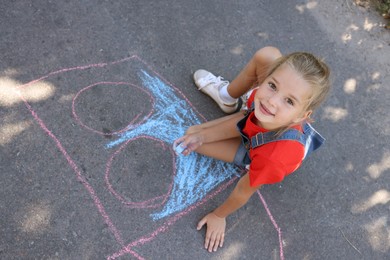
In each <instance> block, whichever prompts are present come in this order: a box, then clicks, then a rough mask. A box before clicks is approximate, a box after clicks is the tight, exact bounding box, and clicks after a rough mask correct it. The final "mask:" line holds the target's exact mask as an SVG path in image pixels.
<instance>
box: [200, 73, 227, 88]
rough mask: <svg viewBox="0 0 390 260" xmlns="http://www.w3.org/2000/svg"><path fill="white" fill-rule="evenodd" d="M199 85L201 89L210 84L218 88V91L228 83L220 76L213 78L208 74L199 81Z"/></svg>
mask: <svg viewBox="0 0 390 260" xmlns="http://www.w3.org/2000/svg"><path fill="white" fill-rule="evenodd" d="M199 84H200V85H203V87H202V88H204V87H207V86H208V85H210V84H215V85H217V86H218V89H220V88H221V87H223V86H225V85H227V84H229V81H227V80H224V78H223V77H221V76H218V77H215V76H213V75H211V74H209V75H207V76H206V77H204V78H202V79H199ZM202 88H200V89H202Z"/></svg>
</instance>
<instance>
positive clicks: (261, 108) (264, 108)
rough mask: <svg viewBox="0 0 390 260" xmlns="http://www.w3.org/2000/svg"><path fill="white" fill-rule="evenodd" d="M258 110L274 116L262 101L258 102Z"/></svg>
mask: <svg viewBox="0 0 390 260" xmlns="http://www.w3.org/2000/svg"><path fill="white" fill-rule="evenodd" d="M260 111H261V112H262V113H263V114H265V115H269V116H275V115H274V114H272V113H271V111H269V110H268V109H267V108H266V107H265V106H264V105H263V104H262V103H260Z"/></svg>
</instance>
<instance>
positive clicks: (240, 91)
mask: <svg viewBox="0 0 390 260" xmlns="http://www.w3.org/2000/svg"><path fill="white" fill-rule="evenodd" d="M281 56H282V54H281V53H280V51H279V50H278V49H277V48H275V47H264V48H262V49H260V50H258V51H257V52H256V53H255V54H254V55H253V56H252V58H251V60H250V61H249V62H248V64H247V65H246V66H245V67H244V68H243V69H242V71H241V72H240V73H239V74H238V75H237V77H236V78H235V79H234V80H233V81H232V82H230V84H229V86H228V88H227V91H228V93H229V95H230V96H231V97H233V98H239V97H240V96H242V95H244V94H245V93H246V92H248V91H249V90H250V89H251V88H252V87H254V84H255V83H261V82H263V80H264V79H265V78H266V76H267V70H268V66H269V65H270V64H272V62H273V61H275V60H276V59H277V58H279V57H281Z"/></svg>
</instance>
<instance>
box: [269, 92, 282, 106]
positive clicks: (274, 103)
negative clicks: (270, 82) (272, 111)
mask: <svg viewBox="0 0 390 260" xmlns="http://www.w3.org/2000/svg"><path fill="white" fill-rule="evenodd" d="M279 100H280V98H279V96H278V94H276V93H275V94H273V95H272V96H270V97H269V99H268V103H269V104H270V105H271V106H273V107H276V106H277V105H278V102H279Z"/></svg>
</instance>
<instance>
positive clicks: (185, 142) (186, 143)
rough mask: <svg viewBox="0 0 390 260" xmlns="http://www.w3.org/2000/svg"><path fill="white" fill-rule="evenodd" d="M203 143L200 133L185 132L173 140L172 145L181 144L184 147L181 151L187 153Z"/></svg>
mask: <svg viewBox="0 0 390 260" xmlns="http://www.w3.org/2000/svg"><path fill="white" fill-rule="evenodd" d="M202 143H203V138H202V136H201V135H200V134H198V133H194V134H186V135H185V136H182V137H180V138H179V139H177V140H175V141H174V142H173V145H174V146H176V145H181V146H183V147H185V148H186V149H185V150H184V151H183V152H182V154H184V155H188V154H190V153H191V152H193V151H195V150H196V149H198V148H199V147H200V146H201V145H202Z"/></svg>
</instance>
